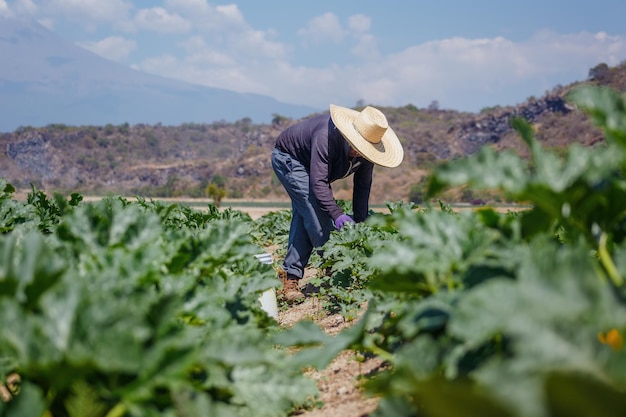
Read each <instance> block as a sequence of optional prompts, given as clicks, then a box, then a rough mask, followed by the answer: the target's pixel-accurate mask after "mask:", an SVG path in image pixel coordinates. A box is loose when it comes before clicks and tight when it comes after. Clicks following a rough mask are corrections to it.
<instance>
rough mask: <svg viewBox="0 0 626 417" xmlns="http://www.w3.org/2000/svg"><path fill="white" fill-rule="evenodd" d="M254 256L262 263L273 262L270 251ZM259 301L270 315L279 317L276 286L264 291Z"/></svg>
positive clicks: (268, 263)
mask: <svg viewBox="0 0 626 417" xmlns="http://www.w3.org/2000/svg"><path fill="white" fill-rule="evenodd" d="M254 257H255V258H257V259H258V260H259V261H260V262H261V263H264V264H267V265H271V264H272V255H271V254H269V253H261V254H258V255H254ZM259 302H260V303H261V308H262V309H263V311H265V312H266V313H267V314H268V315H269V316H270V317H272V318H278V304H277V302H276V290H274V288H270V289H269V290H265V291H263V294H261V296H260V297H259Z"/></svg>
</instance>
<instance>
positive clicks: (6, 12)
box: [0, 0, 13, 17]
mask: <svg viewBox="0 0 626 417" xmlns="http://www.w3.org/2000/svg"><path fill="white" fill-rule="evenodd" d="M0 16H3V17H13V11H11V9H9V5H8V4H7V2H6V0H0Z"/></svg>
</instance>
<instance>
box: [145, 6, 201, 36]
mask: <svg viewBox="0 0 626 417" xmlns="http://www.w3.org/2000/svg"><path fill="white" fill-rule="evenodd" d="M134 20H135V23H136V24H137V27H138V28H141V29H148V30H153V31H155V32H161V33H184V32H188V31H189V30H190V29H191V24H190V23H189V22H188V21H187V20H185V19H184V18H182V17H181V16H180V15H178V14H172V13H169V12H168V11H167V10H165V9H164V8H162V7H153V8H151V9H142V10H139V11H138V12H137V14H136V15H135V19H134Z"/></svg>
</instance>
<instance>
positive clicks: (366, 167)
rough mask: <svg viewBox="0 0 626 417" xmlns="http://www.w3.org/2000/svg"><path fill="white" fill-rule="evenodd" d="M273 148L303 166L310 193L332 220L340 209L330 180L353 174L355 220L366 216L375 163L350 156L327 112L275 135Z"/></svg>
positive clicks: (359, 220) (348, 148)
mask: <svg viewBox="0 0 626 417" xmlns="http://www.w3.org/2000/svg"><path fill="white" fill-rule="evenodd" d="M276 148H277V149H278V150H279V151H281V152H285V153H287V154H289V155H291V156H292V157H293V158H295V159H297V160H298V161H299V162H300V163H301V164H302V165H304V167H305V168H306V169H307V171H308V172H309V181H310V185H311V189H312V190H313V194H314V195H315V197H316V198H317V201H318V202H319V204H320V207H321V208H322V210H323V211H324V212H326V213H328V215H329V216H330V217H331V218H332V219H333V220H336V219H337V217H339V216H341V215H342V214H343V211H342V210H341V208H340V207H339V206H338V205H337V202H336V201H335V198H334V196H333V191H332V188H331V183H332V182H334V181H336V180H338V179H340V178H344V177H346V176H348V175H350V174H354V180H353V182H354V185H353V192H352V209H353V211H354V220H355V221H357V222H362V221H363V220H365V219H366V218H367V214H368V211H369V197H370V190H371V187H372V173H373V171H374V164H373V163H371V162H370V161H368V160H367V159H365V158H362V157H356V158H350V156H349V154H348V153H349V152H350V145H349V144H348V142H347V141H346V140H345V139H344V137H343V136H342V135H341V132H339V129H337V127H336V126H335V124H334V123H333V121H332V119H331V118H330V116H329V115H327V114H326V115H320V116H314V117H311V118H309V119H305V120H303V121H301V122H299V123H297V124H295V125H293V126H290V127H288V128H287V129H285V130H284V131H283V132H282V133H281V134H280V135H279V136H278V139H277V140H276Z"/></svg>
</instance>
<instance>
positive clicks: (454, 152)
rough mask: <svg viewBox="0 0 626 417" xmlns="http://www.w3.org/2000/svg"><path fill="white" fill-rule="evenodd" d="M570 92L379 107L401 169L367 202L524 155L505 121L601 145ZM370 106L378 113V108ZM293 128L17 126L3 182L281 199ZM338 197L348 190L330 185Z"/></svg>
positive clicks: (622, 83)
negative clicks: (276, 169)
mask: <svg viewBox="0 0 626 417" xmlns="http://www.w3.org/2000/svg"><path fill="white" fill-rule="evenodd" d="M586 82H589V83H596V84H602V85H607V86H610V87H612V88H615V89H617V90H619V91H626V63H624V64H622V65H620V66H618V67H614V68H609V67H607V66H606V65H605V64H600V65H598V66H597V67H595V68H592V69H591V70H590V72H589V79H588V80H587V81H586ZM574 86H575V85H570V86H565V87H564V86H558V87H555V88H554V89H553V90H552V91H550V92H548V93H546V94H545V96H543V97H540V98H529V99H528V100H527V101H526V102H525V103H522V104H519V105H517V106H514V107H495V108H490V109H484V110H483V111H482V112H481V113H480V114H474V113H462V112H456V111H449V110H440V109H436V108H432V106H431V108H429V109H419V108H416V107H415V106H412V105H407V106H405V107H400V108H386V107H380V108H381V110H383V112H384V113H385V114H386V115H387V118H388V119H389V122H390V125H391V126H392V127H393V128H394V129H395V130H396V132H397V133H398V136H399V137H400V138H401V139H402V140H403V143H404V147H405V154H406V156H405V160H404V162H403V164H402V165H401V166H400V167H398V168H395V169H384V168H379V167H377V168H376V170H375V180H374V188H373V190H372V201H373V202H384V201H398V200H407V199H408V196H409V192H410V190H411V188H412V187H414V186H415V185H416V184H419V183H420V181H421V179H422V177H423V176H424V175H426V174H427V173H428V170H429V169H431V168H432V167H433V166H435V164H437V163H439V162H441V161H444V160H448V159H452V158H458V157H461V156H464V155H469V154H472V153H475V152H476V151H477V150H478V149H480V148H481V147H482V146H494V147H497V148H498V149H505V148H511V149H516V150H517V151H519V152H520V153H522V154H523V153H524V152H525V149H524V148H523V146H522V144H521V141H520V140H519V139H518V138H517V137H516V134H515V133H514V132H513V131H512V130H511V128H510V125H509V121H510V119H511V118H512V117H516V116H521V117H524V118H525V119H526V120H528V121H529V122H531V123H532V124H533V125H534V126H535V130H536V132H537V137H538V138H539V139H540V140H541V141H542V142H543V143H544V144H545V145H546V146H549V147H554V148H560V147H565V146H567V145H568V144H569V143H571V142H579V143H582V144H585V145H593V144H596V143H598V142H601V141H602V140H603V138H602V136H601V134H600V132H599V131H597V130H596V129H595V128H593V127H592V126H591V123H590V122H589V120H588V119H587V117H586V116H585V115H583V114H582V113H581V112H580V111H578V110H577V109H575V108H573V107H572V106H571V105H569V104H568V103H567V102H566V101H565V100H564V97H565V94H566V93H567V91H569V90H570V89H571V88H572V87H574ZM374 105H375V104H374ZM294 122H296V120H291V119H288V118H285V117H282V116H280V115H276V117H275V118H274V120H273V122H272V123H271V124H265V125H258V124H253V123H252V122H251V120H250V119H242V120H239V121H237V122H235V123H226V122H214V123H212V124H192V123H188V124H183V125H179V126H164V125H161V124H156V125H144V124H138V125H128V124H122V125H115V126H114V125H106V126H66V125H49V126H47V127H45V128H31V127H21V128H19V129H17V130H16V131H15V132H12V133H6V134H2V135H0V177H3V178H6V179H7V180H8V181H9V182H11V183H12V184H13V185H14V186H16V187H17V188H18V189H20V190H26V191H28V190H29V189H30V184H34V185H35V186H36V187H38V188H41V189H44V190H46V191H50V192H51V191H59V192H62V193H68V192H73V191H77V192H81V193H83V194H87V195H88V194H103V193H112V194H123V195H143V196H150V197H175V196H181V197H183V196H190V197H204V196H205V193H206V187H207V185H208V184H209V183H210V182H211V181H212V180H213V179H215V178H220V179H221V180H222V181H224V180H225V186H224V188H225V189H226V191H227V195H226V196H227V197H232V198H247V199H253V198H254V199H260V198H264V199H272V200H278V199H285V198H286V195H285V193H284V191H283V190H282V188H281V186H280V184H279V183H278V182H277V181H276V179H275V178H274V177H273V175H272V170H271V166H270V153H271V149H272V147H273V143H274V140H275V138H276V136H277V135H278V134H279V133H280V131H281V130H282V129H284V128H285V127H287V126H288V125H289V124H291V123H294ZM335 188H336V191H337V197H338V198H346V199H348V198H349V197H350V192H351V191H350V184H349V183H348V182H342V183H337V184H335Z"/></svg>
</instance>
